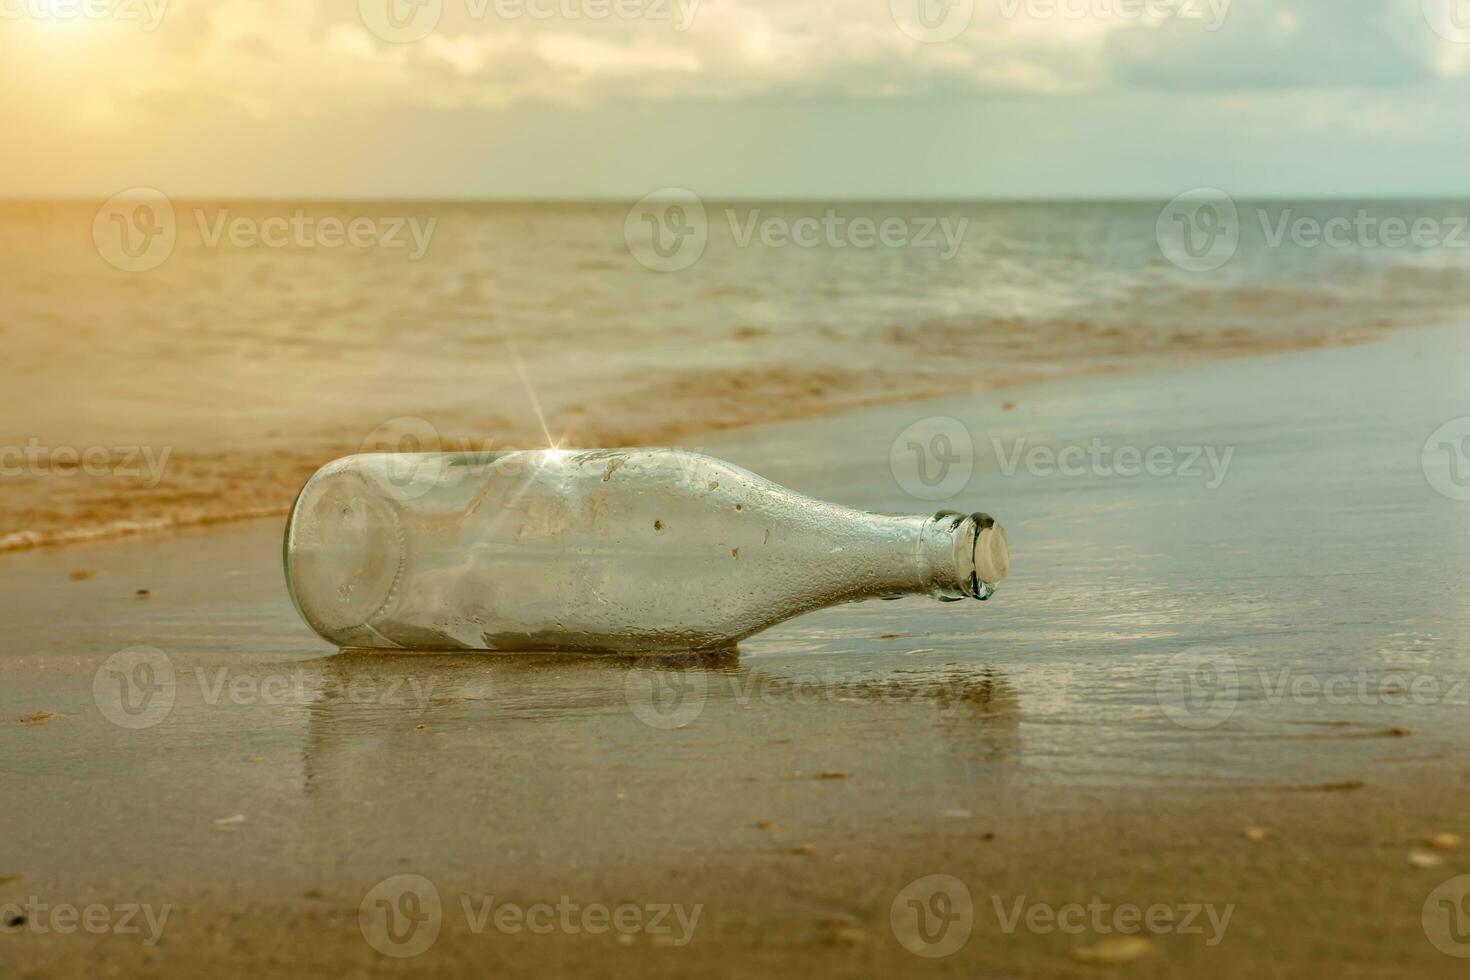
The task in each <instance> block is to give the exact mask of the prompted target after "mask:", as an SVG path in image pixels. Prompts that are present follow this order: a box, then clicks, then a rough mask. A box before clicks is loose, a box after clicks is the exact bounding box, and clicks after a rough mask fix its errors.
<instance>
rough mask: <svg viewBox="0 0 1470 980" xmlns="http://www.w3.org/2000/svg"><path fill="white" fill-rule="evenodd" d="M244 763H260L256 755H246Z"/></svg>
mask: <svg viewBox="0 0 1470 980" xmlns="http://www.w3.org/2000/svg"><path fill="white" fill-rule="evenodd" d="M245 761H246V762H259V761H260V756H258V755H247V756H246V757H245Z"/></svg>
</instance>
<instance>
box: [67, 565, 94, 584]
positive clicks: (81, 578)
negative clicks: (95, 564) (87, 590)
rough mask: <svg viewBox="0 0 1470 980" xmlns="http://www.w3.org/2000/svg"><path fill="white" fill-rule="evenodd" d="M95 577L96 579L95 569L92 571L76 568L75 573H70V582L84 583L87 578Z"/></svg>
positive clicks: (90, 569)
mask: <svg viewBox="0 0 1470 980" xmlns="http://www.w3.org/2000/svg"><path fill="white" fill-rule="evenodd" d="M96 577H97V571H96V569H92V568H78V569H77V570H76V571H74V572H72V573H71V580H72V581H73V582H85V581H87V579H89V578H96Z"/></svg>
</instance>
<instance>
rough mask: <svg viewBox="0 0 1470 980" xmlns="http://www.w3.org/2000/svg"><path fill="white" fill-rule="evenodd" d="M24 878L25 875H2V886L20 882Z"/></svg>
mask: <svg viewBox="0 0 1470 980" xmlns="http://www.w3.org/2000/svg"><path fill="white" fill-rule="evenodd" d="M24 877H25V875H23V874H8V875H0V885H8V884H10V883H11V882H12V881H20V880H21V879H22V878H24Z"/></svg>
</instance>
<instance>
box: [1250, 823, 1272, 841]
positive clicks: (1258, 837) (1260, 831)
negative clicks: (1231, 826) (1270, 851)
mask: <svg viewBox="0 0 1470 980" xmlns="http://www.w3.org/2000/svg"><path fill="white" fill-rule="evenodd" d="M1270 836H1271V831H1269V830H1267V829H1266V828H1265V827H1247V828H1245V839H1246V840H1248V841H1251V842H1253V843H1257V844H1259V843H1260V842H1261V841H1263V840H1265V839H1266V838H1267V837H1270Z"/></svg>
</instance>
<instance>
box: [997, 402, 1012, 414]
mask: <svg viewBox="0 0 1470 980" xmlns="http://www.w3.org/2000/svg"><path fill="white" fill-rule="evenodd" d="M1015 408H1016V403H1015V402H1001V403H1000V410H1001V411H1002V412H1010V411H1014V410H1015Z"/></svg>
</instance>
